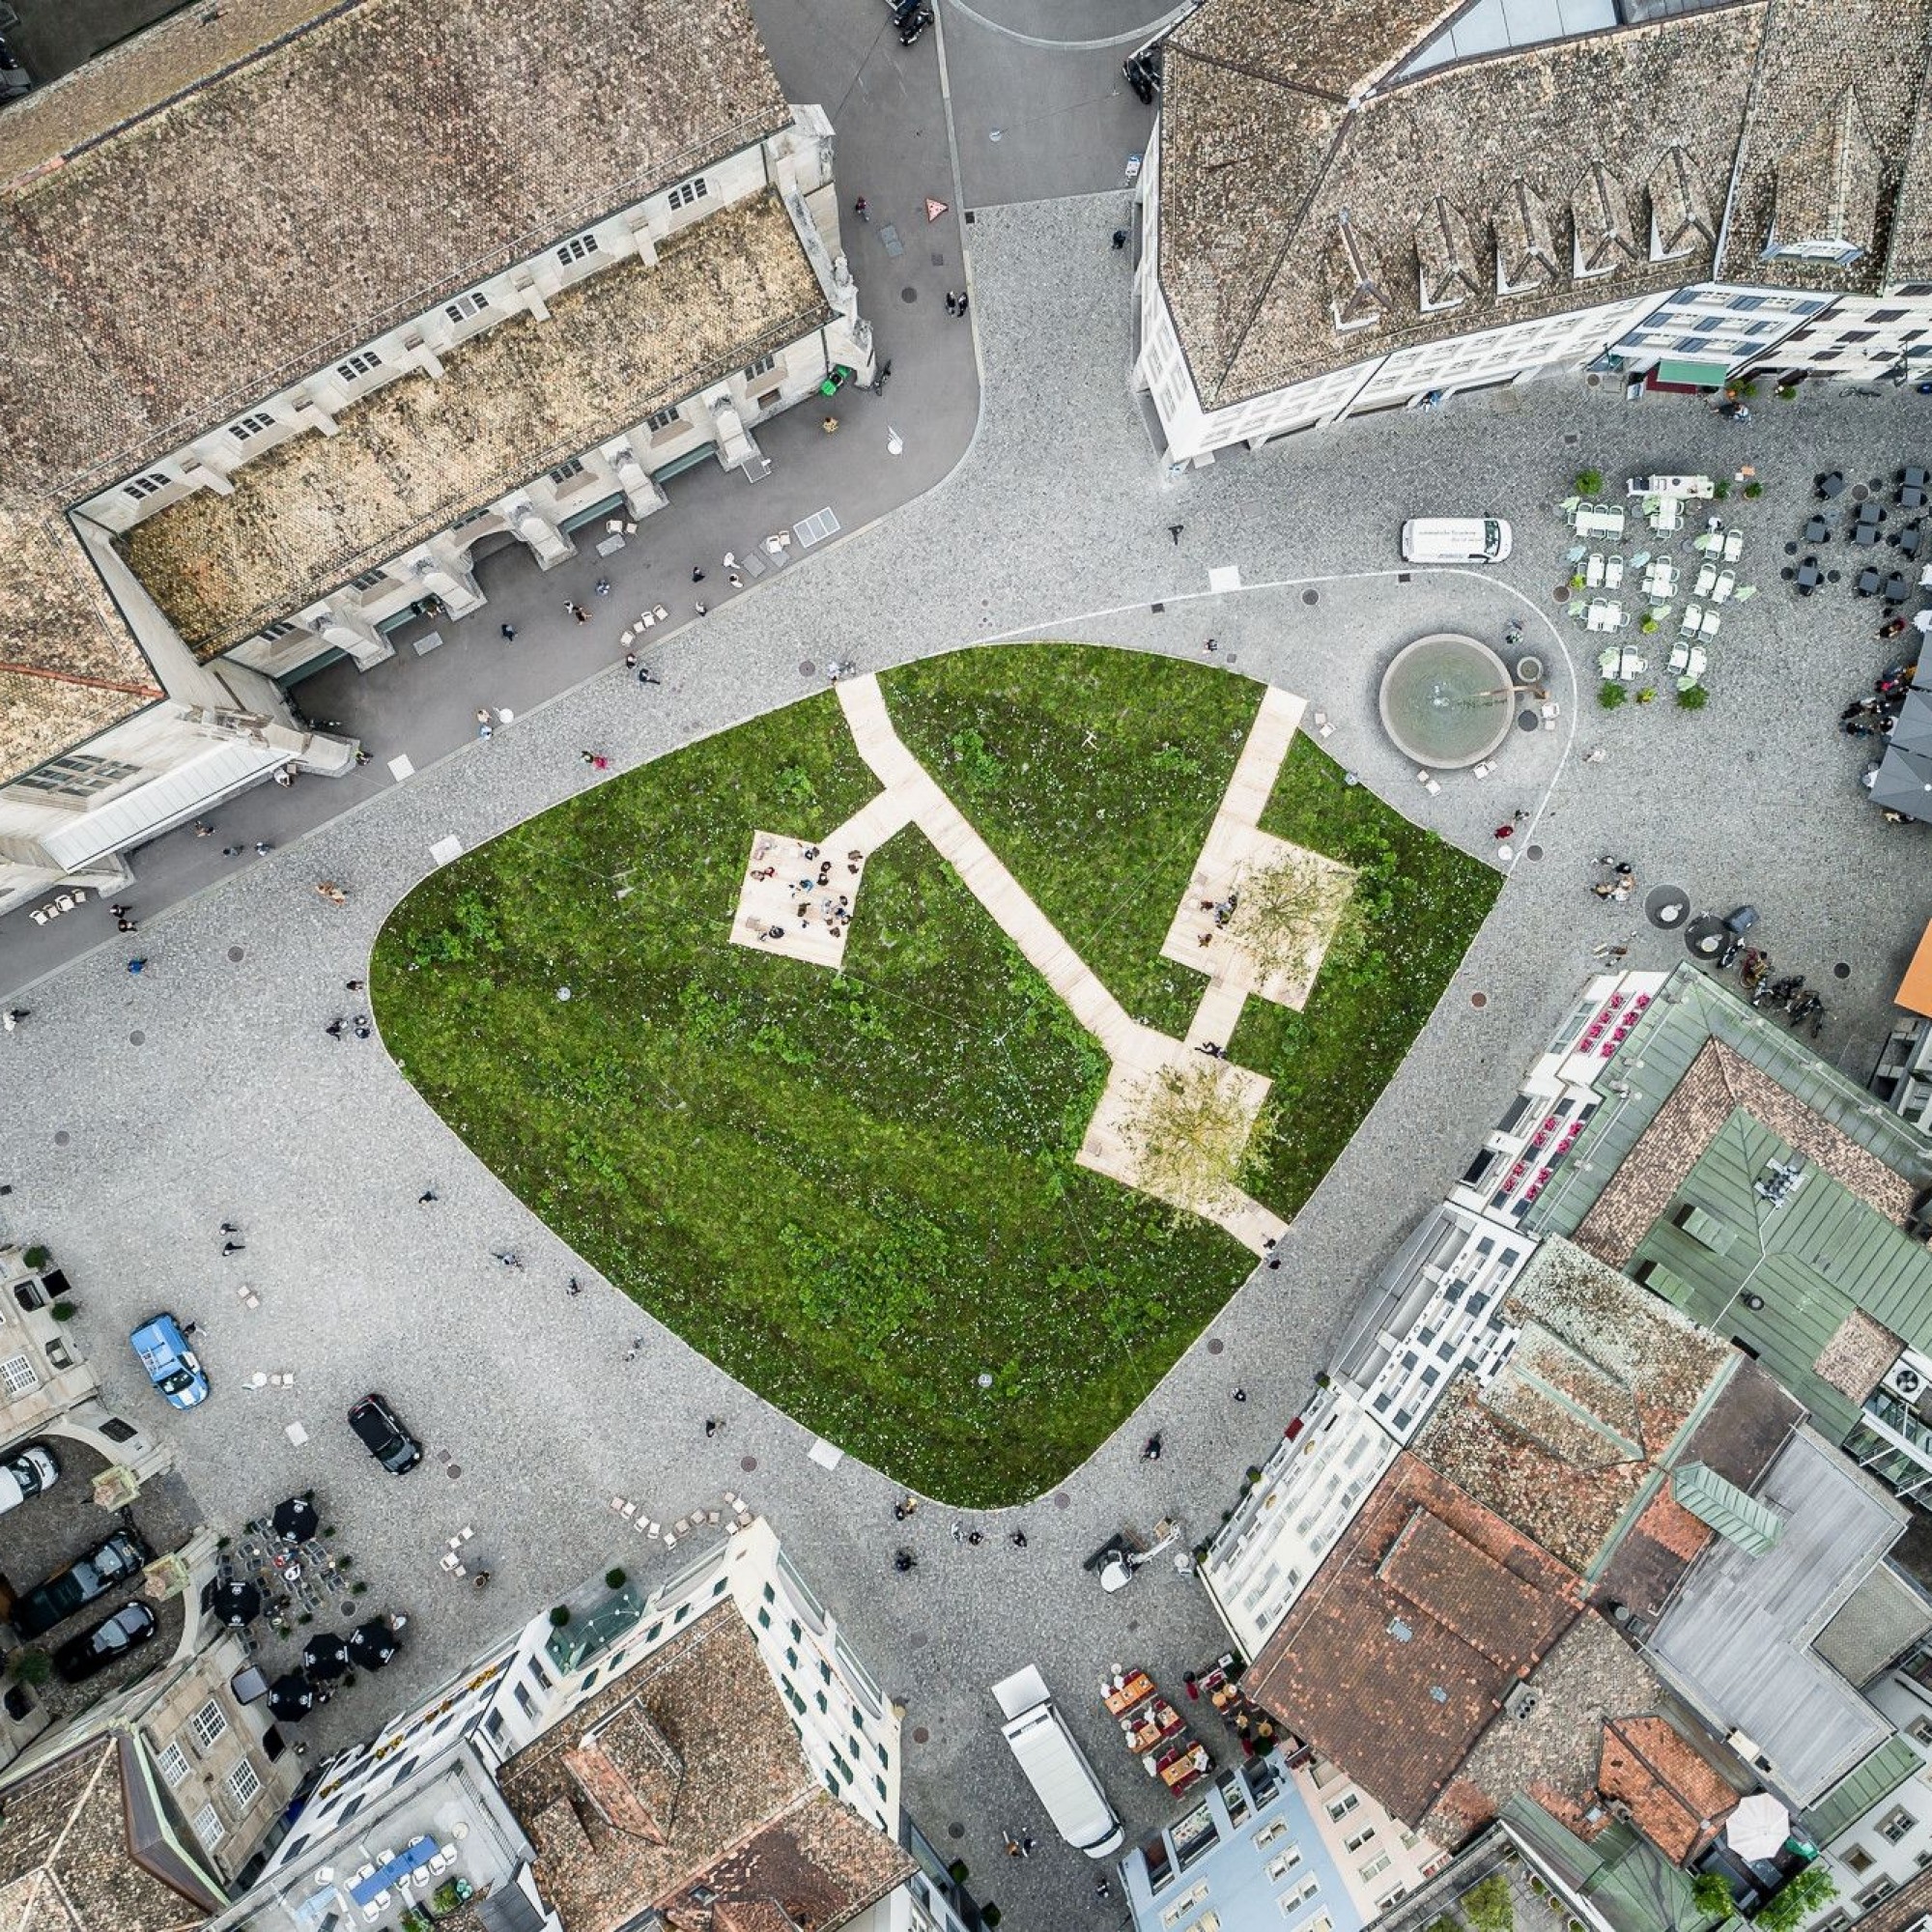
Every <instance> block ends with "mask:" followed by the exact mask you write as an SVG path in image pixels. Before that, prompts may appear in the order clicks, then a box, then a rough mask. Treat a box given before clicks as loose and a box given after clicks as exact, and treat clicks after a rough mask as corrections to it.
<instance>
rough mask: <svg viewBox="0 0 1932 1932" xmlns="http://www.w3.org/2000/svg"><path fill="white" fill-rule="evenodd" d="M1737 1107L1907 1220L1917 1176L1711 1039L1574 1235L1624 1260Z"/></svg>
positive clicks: (1617, 1261)
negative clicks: (1912, 1177)
mask: <svg viewBox="0 0 1932 1932" xmlns="http://www.w3.org/2000/svg"><path fill="white" fill-rule="evenodd" d="M1739 1108H1743V1109H1744V1110H1745V1111H1746V1112H1747V1113H1749V1114H1750V1115H1752V1116H1753V1117H1754V1118H1755V1119H1756V1120H1758V1121H1760V1122H1763V1123H1764V1125H1766V1126H1767V1127H1769V1128H1770V1129H1771V1130H1772V1131H1773V1132H1774V1133H1776V1135H1778V1136H1779V1138H1780V1139H1782V1140H1783V1141H1785V1142H1786V1143H1787V1144H1788V1145H1789V1146H1790V1147H1791V1148H1792V1150H1793V1151H1795V1152H1797V1153H1799V1154H1801V1155H1803V1156H1804V1158H1805V1159H1806V1160H1810V1161H1815V1162H1816V1163H1817V1165H1818V1166H1819V1167H1820V1168H1822V1169H1823V1170H1824V1172H1825V1173H1826V1174H1828V1175H1830V1176H1831V1177H1832V1179H1833V1180H1835V1181H1837V1182H1838V1183H1839V1185H1840V1186H1842V1187H1844V1188H1846V1189H1848V1190H1849V1191H1850V1192H1851V1193H1853V1194H1855V1195H1857V1196H1858V1198H1859V1199H1860V1200H1861V1201H1862V1202H1864V1203H1865V1204H1866V1206H1868V1207H1870V1208H1876V1209H1877V1210H1878V1211H1879V1212H1880V1213H1881V1214H1883V1215H1884V1216H1885V1217H1886V1219H1887V1220H1889V1221H1890V1222H1892V1223H1894V1224H1895V1225H1897V1226H1901V1227H1902V1226H1903V1225H1904V1223H1905V1221H1906V1219H1907V1217H1908V1216H1909V1215H1910V1213H1911V1211H1912V1203H1913V1198H1914V1195H1915V1193H1916V1192H1917V1190H1916V1188H1915V1186H1914V1184H1913V1183H1912V1181H1910V1180H1908V1179H1906V1178H1905V1177H1904V1176H1903V1175H1901V1174H1899V1173H1897V1172H1896V1171H1895V1170H1894V1169H1892V1168H1889V1167H1888V1166H1887V1165H1886V1164H1885V1162H1884V1161H1883V1160H1881V1159H1880V1158H1879V1157H1878V1155H1877V1154H1874V1153H1871V1152H1868V1151H1866V1150H1865V1149H1864V1148H1862V1147H1861V1146H1860V1145H1859V1143H1858V1142H1857V1141H1855V1140H1854V1139H1853V1138H1852V1137H1851V1135H1850V1134H1848V1133H1846V1132H1845V1131H1844V1130H1843V1129H1842V1128H1839V1127H1835V1126H1833V1124H1832V1123H1831V1122H1829V1121H1827V1120H1826V1119H1825V1118H1824V1117H1823V1116H1822V1115H1820V1114H1817V1113H1814V1112H1813V1111H1812V1110H1811V1109H1810V1108H1809V1107H1807V1106H1806V1105H1805V1104H1804V1102H1803V1101H1802V1100H1800V1099H1799V1098H1798V1097H1797V1096H1796V1095H1795V1094H1791V1093H1790V1092H1789V1091H1788V1090H1787V1089H1785V1088H1784V1087H1782V1086H1780V1085H1779V1084H1778V1083H1777V1081H1776V1080H1774V1079H1773V1078H1772V1077H1771V1076H1770V1074H1768V1073H1765V1072H1762V1071H1761V1070H1760V1069H1759V1068H1757V1067H1755V1066H1753V1065H1751V1064H1750V1062H1749V1061H1747V1059H1745V1057H1744V1056H1743V1055H1742V1054H1741V1053H1739V1052H1738V1051H1737V1050H1736V1049H1735V1048H1733V1047H1730V1046H1727V1045H1726V1044H1725V1043H1724V1042H1723V1041H1722V1040H1719V1039H1708V1040H1706V1041H1705V1042H1704V1045H1703V1047H1702V1049H1701V1050H1700V1051H1699V1053H1698V1055H1697V1057H1696V1059H1695V1060H1694V1061H1693V1062H1692V1063H1691V1064H1690V1070H1689V1071H1688V1072H1687V1073H1686V1074H1685V1075H1684V1077H1683V1079H1682V1080H1680V1081H1679V1082H1678V1083H1677V1086H1676V1089H1675V1091H1674V1092H1673V1093H1672V1094H1671V1095H1670V1097H1669V1098H1668V1099H1667V1100H1665V1101H1664V1103H1663V1104H1662V1106H1661V1107H1660V1108H1659V1109H1658V1110H1657V1115H1656V1118H1655V1119H1654V1120H1653V1121H1652V1122H1651V1123H1650V1125H1649V1126H1648V1127H1647V1128H1646V1129H1645V1130H1644V1132H1643V1135H1642V1137H1641V1138H1640V1139H1639V1140H1638V1141H1637V1143H1636V1145H1635V1146H1634V1148H1633V1149H1632V1150H1631V1151H1630V1152H1629V1153H1628V1154H1626V1155H1625V1157H1624V1160H1623V1163H1622V1165H1621V1166H1619V1167H1618V1169H1617V1171H1616V1174H1615V1176H1614V1178H1613V1179H1611V1180H1610V1182H1609V1184H1608V1185H1607V1186H1606V1187H1605V1189H1604V1191H1603V1192H1602V1193H1601V1194H1600V1195H1599V1196H1598V1197H1597V1202H1596V1205H1595V1206H1594V1207H1593V1208H1591V1209H1590V1211H1589V1212H1588V1214H1586V1215H1585V1216H1584V1217H1583V1222H1582V1225H1581V1226H1580V1227H1579V1228H1578V1229H1577V1241H1578V1243H1579V1244H1580V1245H1581V1246H1583V1247H1586V1248H1588V1249H1589V1250H1590V1251H1591V1253H1592V1254H1596V1255H1601V1256H1602V1257H1603V1258H1604V1260H1605V1261H1606V1262H1608V1263H1610V1264H1612V1265H1613V1266H1619V1267H1620V1266H1622V1265H1623V1264H1624V1263H1626V1262H1627V1261H1629V1260H1630V1258H1631V1256H1632V1255H1633V1254H1634V1252H1635V1251H1636V1246H1637V1243H1638V1242H1639V1241H1641V1240H1642V1239H1643V1237H1644V1236H1645V1235H1647V1234H1648V1233H1649V1232H1650V1229H1651V1225H1652V1223H1654V1222H1655V1221H1656V1219H1657V1217H1658V1216H1659V1215H1660V1214H1661V1213H1662V1212H1663V1210H1664V1208H1667V1207H1668V1206H1669V1205H1670V1200H1671V1197H1672V1196H1673V1195H1674V1194H1675V1193H1676V1192H1677V1189H1678V1187H1679V1186H1680V1185H1681V1184H1682V1182H1683V1180H1684V1177H1685V1176H1686V1175H1687V1174H1689V1173H1690V1170H1691V1168H1692V1167H1693V1166H1695V1165H1696V1163H1697V1161H1698V1160H1699V1159H1700V1158H1701V1156H1702V1155H1703V1153H1704V1151H1705V1149H1706V1148H1708V1147H1709V1146H1710V1144H1711V1142H1712V1141H1713V1140H1715V1139H1716V1138H1717V1135H1718V1132H1719V1128H1721V1127H1722V1126H1723V1125H1724V1123H1725V1122H1727V1121H1728V1120H1729V1119H1730V1118H1731V1116H1732V1114H1734V1113H1735V1112H1736V1111H1737V1110H1738V1109H1739Z"/></svg>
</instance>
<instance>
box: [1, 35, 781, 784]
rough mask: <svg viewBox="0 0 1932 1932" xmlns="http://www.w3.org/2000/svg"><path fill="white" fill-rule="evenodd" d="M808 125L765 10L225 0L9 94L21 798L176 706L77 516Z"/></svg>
mask: <svg viewBox="0 0 1932 1932" xmlns="http://www.w3.org/2000/svg"><path fill="white" fill-rule="evenodd" d="M787 111H788V110H787V109H786V107H785V104H784V100H783V97H782V95H781V92H780V89H779V86H778V81H777V78H776V76H775V75H774V74H773V72H772V70H771V66H770V63H769V62H768V60H767V59H766V57H765V53H764V49H763V46H762V44H761V43H760V41H759V38H758V34H757V30H756V28H755V27H754V26H753V21H752V15H751V10H750V7H749V5H748V4H747V0H710V4H707V5H705V6H702V7H693V6H690V5H688V4H686V0H544V5H543V7H542V10H541V18H540V19H539V20H533V19H532V18H531V15H530V13H529V9H528V8H527V6H526V5H522V4H518V0H340V4H336V5H333V6H327V7H324V6H318V5H316V4H313V0H224V4H223V5H222V6H221V7H219V8H194V9H191V10H186V11H185V12H183V13H182V14H178V15H176V16H175V17H174V18H173V19H171V20H168V21H164V22H163V23H161V24H160V25H159V26H156V27H155V28H153V29H151V30H150V31H149V32H147V33H146V34H143V35H140V36H138V37H137V38H135V39H134V40H132V41H130V42H128V43H126V44H125V45H124V46H122V47H120V48H117V49H116V50H114V51H113V52H112V53H110V54H109V55H107V56H105V57H104V59H103V60H101V61H99V62H95V63H90V64H89V66H87V67H85V68H83V69H81V70H80V71H78V72H76V73H75V74H73V75H71V76H70V77H69V78H68V79H66V80H65V81H62V82H60V83H57V84H56V85H55V86H53V87H50V88H48V89H46V90H45V91H44V93H43V94H39V95H36V96H35V97H32V98H30V99H28V100H27V101H25V102H21V103H16V104H15V105H14V106H12V107H10V108H9V109H8V111H7V113H6V115H5V116H4V117H0V182H11V186H9V185H0V421H4V422H5V423H6V425H7V433H8V450H7V457H6V473H5V476H4V478H3V479H0V549H4V551H5V553H6V554H7V556H8V559H9V565H10V569H9V576H8V589H7V596H6V598H5V599H4V600H0V783H4V782H6V781H8V780H10V779H13V778H15V777H17V776H19V774H20V773H22V772H24V771H27V770H30V769H32V767H33V766H34V765H36V764H38V763H40V762H42V761H43V759H44V758H46V757H47V756H49V755H52V754H53V753H57V752H59V751H61V750H63V749H65V748H66V747H67V746H70V745H72V744H75V743H77V742H79V741H80V740H81V739H83V738H86V737H88V736H91V735H93V734H94V733H96V732H98V731H100V730H102V729H104V728H106V727H107V726H108V725H113V724H115V723H117V722H119V721H120V720H121V719H123V718H126V717H128V716H129V715H131V714H132V713H133V712H134V711H135V710H138V709H139V708H140V707H141V705H142V704H144V703H146V702H150V701H152V695H153V688H154V686H155V683H156V679H155V676H154V672H153V670H152V668H150V667H149V665H148V663H147V661H146V659H145V657H144V656H143V654H142V653H141V651H140V650H139V648H138V647H137V646H136V645H135V643H134V641H133V639H132V638H131V637H130V636H129V635H128V631H127V629H126V627H125V625H124V624H123V623H122V622H121V620H120V618H119V616H118V615H116V614H115V613H113V612H112V611H110V610H109V609H108V608H107V607H106V604H105V600H104V598H103V596H102V593H101V590H100V587H99V582H98V581H97V580H96V577H95V573H94V571H93V570H92V568H91V566H90V565H89V564H88V562H87V560H86V557H85V556H84V554H82V553H81V551H80V549H79V546H78V544H77V543H76V542H75V541H74V539H73V537H72V536H71V533H70V532H69V531H68V530H67V529H66V527H65V524H64V516H63V513H64V512H65V510H66V509H67V507H68V506H69V505H70V504H71V502H72V501H74V500H75V499H76V498H78V497H83V496H86V495H89V494H92V492H93V491H94V490H95V489H98V488H99V487H101V486H103V485H105V484H109V483H111V482H113V481H114V480H115V479H116V478H118V477H120V476H124V475H127V474H129V473H131V472H133V471H135V470H137V469H140V468H141V467H142V465H143V464H144V463H145V462H147V461H149V460H152V459H153V458H154V457H156V456H157V455H159V454H162V453H163V452H166V451H169V450H172V449H174V448H176V447H177V446H179V445H180V444H181V443H182V442H184V441H185V440H187V439H188V438H189V437H191V436H194V435H197V434H199V433H201V432H202V431H203V430H205V429H208V428H210V427H213V426H214V425H216V424H219V423H220V422H221V421H223V420H225V419H226V418H227V417H229V416H232V415H234V414H235V413H237V412H239V411H240V410H241V408H242V407H244V406H245V405H246V404H248V403H249V402H252V401H254V400H255V399H256V398H258V397H260V396H262V395H264V394H267V393H269V392H270V391H272V390H274V389H276V388H279V387H281V386H284V385H285V384H287V383H288V382H290V381H293V380H295V379H297V378H298V377H300V376H302V375H306V374H307V373H308V372H309V371H311V370H313V369H315V368H318V367H321V366H322V365H324V364H325V363H327V362H328V361H329V360H331V359H333V358H334V357H335V356H336V355H339V354H341V353H342V352H345V351H347V350H349V349H352V348H355V347H356V346H358V345H359V344H360V343H362V342H363V341H365V340H367V339H368V338H369V337H370V336H372V335H375V334H377V333H380V332H381V331H382V330H383V329H384V328H385V327H388V326H390V325H391V324H392V323H394V322H396V321H399V320H402V319H404V318H406V317H408V316H410V315H413V314H416V313H419V312H421V311H422V310H424V309H426V308H428V307H430V306H432V305H433V304H434V303H435V302H436V301H438V300H439V299H441V298H444V297H446V296H449V295H453V294H456V293H458V292H460V291H462V290H463V289H465V288H466V287H468V286H469V285H470V284H471V283H473V282H475V281H477V280H479V279H480V278H482V277H483V276H485V275H487V274H490V273H493V272H495V271H496V270H498V269H501V268H503V267H504V266H506V265H507V264H508V263H510V262H512V261H515V260H518V259H521V258H522V257H524V256H526V255H530V254H533V253H535V252H536V251H537V250H538V249H540V248H541V247H543V246H544V245H545V244H546V243H548V242H549V241H553V240H554V239H555V238H557V237H558V236H560V235H565V234H569V233H571V232H573V231H574V230H576V229H578V228H581V227H582V226H583V225H584V224H585V223H586V222H588V221H590V220H592V219H594V218H596V217H598V216H600V215H603V214H605V213H609V212H610V211H611V209H612V208H615V207H619V206H622V205H623V204H625V203H627V202H630V201H634V200H637V199H639V197H641V196H642V195H644V194H646V193H648V192H649V191H651V189H653V188H655V187H658V186H662V185H665V184H666V183H667V182H669V181H672V180H675V179H677V178H678V177H679V176H681V175H683V174H686V173H689V172H692V171H693V170H694V169H695V168H696V166H698V165H701V164H702V163H703V162H705V161H707V160H710V159H713V158H715V157H717V156H722V155H724V154H727V153H730V152H733V151H735V150H737V149H739V148H742V147H744V146H746V145H748V144H750V143H752V142H754V141H756V140H758V139H760V138H762V137H763V136H764V135H765V134H766V133H768V132H771V131H773V130H774V129H776V128H779V127H781V126H782V125H783V124H784V121H785V119H786V116H787ZM557 156H568V157H569V158H568V162H567V164H561V165H560V164H559V163H558V160H557ZM238 183H239V184H246V191H245V192H239V191H238V188H237V184H238ZM89 679H93V680H94V681H93V682H89V681H88V680H89Z"/></svg>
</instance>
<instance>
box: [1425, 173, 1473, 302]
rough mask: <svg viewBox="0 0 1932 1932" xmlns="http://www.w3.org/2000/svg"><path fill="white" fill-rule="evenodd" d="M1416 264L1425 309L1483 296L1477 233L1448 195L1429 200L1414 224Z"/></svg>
mask: <svg viewBox="0 0 1932 1932" xmlns="http://www.w3.org/2000/svg"><path fill="white" fill-rule="evenodd" d="M1415 261H1416V267H1417V269H1418V270H1420V273H1421V287H1422V306H1423V307H1424V308H1426V309H1434V308H1451V307H1453V306H1454V305H1455V304H1456V303H1458V302H1463V301H1468V300H1471V299H1472V298H1474V297H1476V296H1478V295H1480V294H1481V293H1482V278H1481V275H1480V274H1479V272H1478V270H1477V266H1476V263H1477V243H1476V232H1475V230H1474V229H1473V228H1472V227H1471V226H1470V224H1469V217H1468V216H1467V215H1466V214H1465V213H1463V211H1462V209H1460V208H1459V207H1457V205H1456V204H1455V203H1454V202H1453V201H1451V200H1450V199H1449V197H1448V196H1447V195H1442V194H1438V195H1435V196H1434V197H1432V198H1431V200H1430V203H1429V206H1428V207H1427V208H1426V209H1424V210H1423V213H1422V219H1421V220H1420V221H1418V222H1417V223H1416V224H1415Z"/></svg>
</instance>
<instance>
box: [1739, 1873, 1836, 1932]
mask: <svg viewBox="0 0 1932 1932" xmlns="http://www.w3.org/2000/svg"><path fill="white" fill-rule="evenodd" d="M1837 1895H1838V1888H1837V1886H1836V1885H1835V1884H1834V1883H1833V1879H1832V1874H1831V1873H1830V1872H1828V1871H1827V1870H1826V1869H1825V1867H1824V1866H1823V1865H1806V1866H1805V1867H1804V1870H1803V1871H1802V1872H1799V1873H1797V1874H1795V1875H1794V1876H1793V1877H1791V1878H1789V1879H1787V1880H1786V1881H1785V1882H1784V1884H1783V1885H1781V1886H1780V1887H1779V1888H1778V1889H1777V1890H1776V1891H1775V1892H1773V1893H1772V1895H1771V1900H1770V1903H1769V1904H1767V1905H1766V1906H1765V1907H1764V1909H1763V1910H1762V1911H1761V1912H1759V1914H1758V1915H1757V1918H1756V1919H1755V1920H1754V1921H1753V1922H1754V1923H1756V1924H1758V1925H1761V1926H1763V1927H1764V1932H1797V1927H1798V1926H1800V1925H1801V1924H1803V1923H1804V1920H1805V1919H1807V1918H1810V1917H1811V1915H1812V1914H1813V1913H1814V1912H1816V1911H1818V1910H1819V1908H1820V1907H1821V1906H1823V1905H1824V1904H1825V1903H1826V1901H1827V1900H1829V1899H1833V1898H1835V1897H1836V1896H1837Z"/></svg>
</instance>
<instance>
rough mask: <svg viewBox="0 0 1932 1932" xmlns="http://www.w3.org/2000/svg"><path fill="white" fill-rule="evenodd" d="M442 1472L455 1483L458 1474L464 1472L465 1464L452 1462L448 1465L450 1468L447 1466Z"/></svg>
mask: <svg viewBox="0 0 1932 1932" xmlns="http://www.w3.org/2000/svg"><path fill="white" fill-rule="evenodd" d="M442 1473H443V1474H444V1475H445V1476H447V1477H448V1478H449V1480H450V1481H451V1482H452V1483H453V1482H455V1480H456V1479H457V1477H458V1476H460V1475H462V1473H463V1464H462V1463H450V1465H449V1466H448V1468H446V1469H445V1470H443V1472H442Z"/></svg>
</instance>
